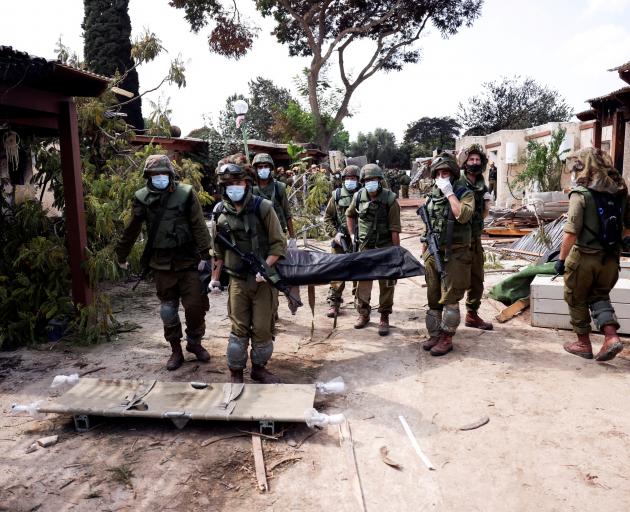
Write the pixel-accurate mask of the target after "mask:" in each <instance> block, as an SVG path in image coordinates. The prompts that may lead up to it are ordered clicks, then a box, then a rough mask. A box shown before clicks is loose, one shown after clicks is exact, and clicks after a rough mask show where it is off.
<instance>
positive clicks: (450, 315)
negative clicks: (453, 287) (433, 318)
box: [442, 304, 461, 334]
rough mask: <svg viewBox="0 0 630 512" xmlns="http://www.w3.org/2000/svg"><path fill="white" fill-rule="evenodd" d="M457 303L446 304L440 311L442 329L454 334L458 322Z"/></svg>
mask: <svg viewBox="0 0 630 512" xmlns="http://www.w3.org/2000/svg"><path fill="white" fill-rule="evenodd" d="M460 320H461V318H460V314H459V304H447V305H446V306H444V311H443V312H442V330H443V331H444V332H447V333H449V334H455V331H456V330H457V327H458V326H459V322H460Z"/></svg>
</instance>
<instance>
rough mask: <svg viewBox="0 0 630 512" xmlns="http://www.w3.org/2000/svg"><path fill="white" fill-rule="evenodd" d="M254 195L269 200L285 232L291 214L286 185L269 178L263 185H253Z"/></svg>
mask: <svg viewBox="0 0 630 512" xmlns="http://www.w3.org/2000/svg"><path fill="white" fill-rule="evenodd" d="M253 194H254V195H255V196H260V197H262V198H263V199H267V200H269V201H271V203H272V204H273V209H274V211H275V212H276V215H277V216H278V220H279V221H280V226H281V227H282V231H284V232H285V233H286V232H287V222H288V220H289V219H290V218H292V215H291V207H290V206H289V198H288V197H287V186H286V185H285V184H284V183H282V182H280V181H277V180H274V179H270V180H269V183H267V185H265V186H264V187H260V186H258V185H257V186H255V187H254V190H253Z"/></svg>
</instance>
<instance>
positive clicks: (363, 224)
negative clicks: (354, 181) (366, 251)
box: [354, 188, 396, 248]
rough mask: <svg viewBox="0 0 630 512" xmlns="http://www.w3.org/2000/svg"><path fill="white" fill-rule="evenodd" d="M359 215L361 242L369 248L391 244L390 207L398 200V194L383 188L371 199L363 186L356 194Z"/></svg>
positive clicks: (362, 245)
mask: <svg viewBox="0 0 630 512" xmlns="http://www.w3.org/2000/svg"><path fill="white" fill-rule="evenodd" d="M354 201H355V208H356V210H357V216H358V220H359V222H358V226H359V243H360V246H361V247H362V248H363V247H367V248H375V247H386V246H388V245H391V242H392V234H391V232H390V230H389V218H388V214H389V209H390V208H391V206H392V205H393V204H394V202H395V201H396V194H394V193H393V192H391V191H390V190H387V189H382V190H381V192H380V193H379V195H378V196H377V197H376V198H375V199H374V201H370V196H369V195H368V193H367V190H365V189H364V188H362V189H361V190H359V191H358V192H356V193H355V195H354Z"/></svg>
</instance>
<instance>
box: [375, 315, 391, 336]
mask: <svg viewBox="0 0 630 512" xmlns="http://www.w3.org/2000/svg"><path fill="white" fill-rule="evenodd" d="M378 334H379V336H387V335H388V334H389V313H381V321H380V323H379V324H378Z"/></svg>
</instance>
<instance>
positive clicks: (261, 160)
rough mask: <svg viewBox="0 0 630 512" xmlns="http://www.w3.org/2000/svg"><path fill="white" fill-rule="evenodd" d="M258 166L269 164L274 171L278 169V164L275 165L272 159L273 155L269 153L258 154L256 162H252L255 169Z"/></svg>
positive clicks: (255, 158)
mask: <svg viewBox="0 0 630 512" xmlns="http://www.w3.org/2000/svg"><path fill="white" fill-rule="evenodd" d="M258 164H269V165H271V168H272V169H275V168H276V164H274V163H273V158H271V155H269V154H267V153H258V154H256V156H255V157H254V160H253V161H252V165H253V166H254V167H255V166H256V165H258Z"/></svg>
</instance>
